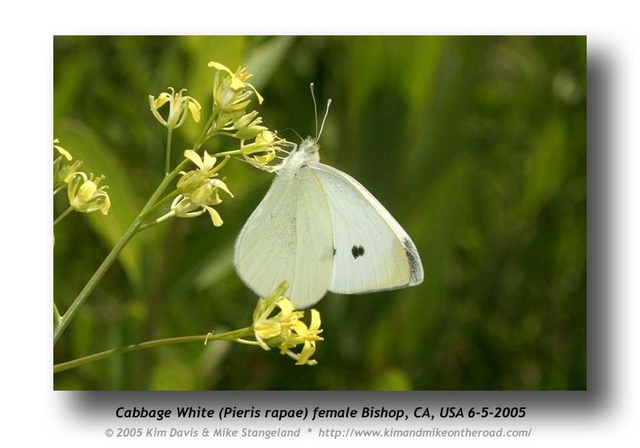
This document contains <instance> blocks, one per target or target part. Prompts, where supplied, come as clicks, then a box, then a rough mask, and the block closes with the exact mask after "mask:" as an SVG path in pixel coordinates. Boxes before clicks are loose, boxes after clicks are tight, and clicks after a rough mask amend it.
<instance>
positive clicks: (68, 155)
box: [53, 138, 73, 161]
mask: <svg viewBox="0 0 640 448" xmlns="http://www.w3.org/2000/svg"><path fill="white" fill-rule="evenodd" d="M56 143H60V142H59V141H58V139H57V138H56V139H55V140H54V141H53V147H54V148H55V149H56V150H57V151H58V152H59V153H60V155H62V156H64V157H65V159H67V160H69V161H70V160H72V159H73V157H72V156H71V153H70V152H69V151H67V150H66V149H64V148H63V147H62V146H60V145H56Z"/></svg>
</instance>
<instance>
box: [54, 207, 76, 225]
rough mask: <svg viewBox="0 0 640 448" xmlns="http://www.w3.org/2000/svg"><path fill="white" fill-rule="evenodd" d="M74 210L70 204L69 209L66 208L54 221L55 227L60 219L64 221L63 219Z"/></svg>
mask: <svg viewBox="0 0 640 448" xmlns="http://www.w3.org/2000/svg"><path fill="white" fill-rule="evenodd" d="M72 211H73V207H71V206H69V208H68V209H66V210H65V211H63V212H62V214H61V215H60V216H58V217H57V218H56V220H55V221H53V226H54V227H55V226H56V224H58V223H59V222H60V221H62V219H63V218H64V217H65V216H67V215H68V214H69V213H71V212H72Z"/></svg>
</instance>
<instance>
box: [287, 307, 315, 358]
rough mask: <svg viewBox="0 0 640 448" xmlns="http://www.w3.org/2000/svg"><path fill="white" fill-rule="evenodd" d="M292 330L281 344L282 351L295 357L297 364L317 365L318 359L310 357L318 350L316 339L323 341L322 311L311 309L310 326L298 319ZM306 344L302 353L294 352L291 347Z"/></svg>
mask: <svg viewBox="0 0 640 448" xmlns="http://www.w3.org/2000/svg"><path fill="white" fill-rule="evenodd" d="M291 330H292V332H291V334H290V335H289V337H288V338H287V340H285V341H284V342H283V343H282V345H281V346H280V349H281V353H282V354H287V355H289V356H290V357H292V358H293V359H295V360H296V361H297V362H296V365H303V364H309V365H315V364H317V361H315V360H312V359H309V358H311V355H313V353H314V352H315V351H316V341H322V340H324V339H322V338H321V337H320V336H319V335H320V333H322V330H321V329H320V313H319V312H318V311H317V310H311V322H310V324H309V326H308V327H307V325H306V324H305V323H304V322H302V321H300V320H298V321H296V322H295V323H294V324H293V326H292V328H291ZM300 344H304V346H303V347H302V350H301V351H300V353H294V352H292V351H291V350H289V349H290V348H293V347H295V346H297V345H300Z"/></svg>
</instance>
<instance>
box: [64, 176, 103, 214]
mask: <svg viewBox="0 0 640 448" xmlns="http://www.w3.org/2000/svg"><path fill="white" fill-rule="evenodd" d="M103 179H104V176H100V177H98V178H94V177H93V174H91V175H89V176H87V175H86V174H85V173H83V172H76V173H73V175H72V176H71V178H70V180H69V188H68V195H69V204H70V205H71V207H73V208H74V209H75V210H77V211H79V212H83V213H91V212H94V211H96V210H100V212H102V214H103V215H106V214H107V213H109V208H110V207H111V199H110V198H109V195H108V194H107V192H106V191H105V190H106V189H107V186H102V187H100V188H98V184H99V183H100V181H101V180H103Z"/></svg>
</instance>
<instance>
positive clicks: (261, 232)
mask: <svg viewBox="0 0 640 448" xmlns="http://www.w3.org/2000/svg"><path fill="white" fill-rule="evenodd" d="M311 87H312V95H313V84H312V85H311ZM313 101H314V104H315V97H314V100H313ZM330 102H331V100H329V102H328V103H327V112H328V109H329V104H330ZM316 110H317V109H316ZM326 117H327V115H326V113H325V116H324V119H323V122H322V127H321V128H320V132H316V138H312V137H307V138H306V139H305V140H303V141H302V143H301V144H300V145H299V146H295V145H294V149H293V150H292V151H291V152H290V153H289V155H288V156H287V157H286V158H285V159H284V161H283V162H282V163H281V164H280V165H278V166H276V167H274V171H275V172H276V177H275V179H274V180H273V183H272V184H271V187H270V189H269V191H268V192H267V194H266V195H265V197H264V198H263V199H262V202H260V204H259V205H258V207H257V208H256V209H255V210H254V212H253V213H252V214H251V216H250V217H249V219H248V220H247V222H246V223H245V225H244V227H243V228H242V230H241V232H240V235H239V236H238V239H237V240H236V245H235V254H234V263H235V267H236V271H237V272H238V275H239V276H240V278H241V279H242V280H243V281H244V283H246V285H247V286H248V287H249V288H251V289H252V290H253V291H254V292H255V293H256V294H258V295H259V296H261V297H266V296H267V295H268V294H269V293H270V292H271V291H273V290H274V289H275V288H276V286H278V285H279V284H280V283H281V282H282V281H283V280H287V281H288V282H289V289H288V291H287V293H286V294H285V295H286V296H287V297H288V298H289V299H290V300H291V302H292V303H293V304H294V306H295V307H296V308H298V309H300V308H306V307H309V306H311V305H313V304H315V303H316V302H318V301H319V300H320V299H322V298H323V297H324V295H325V294H326V293H327V291H332V292H336V293H343V294H360V293H366V292H373V291H383V290H389V289H397V288H403V287H407V286H414V285H418V284H420V283H422V280H423V278H424V272H423V269H422V262H421V261H420V256H419V255H418V251H417V249H416V247H415V245H414V244H413V241H412V240H411V238H410V237H409V235H407V233H406V232H405V231H404V229H403V228H402V227H401V226H400V224H398V222H397V221H396V220H395V219H394V218H393V217H392V216H391V214H390V213H389V212H388V211H387V210H386V209H385V208H384V207H383V206H382V204H380V202H378V200H377V199H376V198H375V197H374V196H373V195H372V194H371V193H369V191H367V189H366V188H365V187H363V186H362V185H361V184H360V183H359V182H358V181H356V180H355V179H354V178H352V177H351V176H349V175H348V174H346V173H343V172H342V171H340V170H337V169H336V168H333V167H331V166H328V165H325V164H323V163H320V156H319V154H318V151H319V149H320V146H319V145H318V138H319V137H320V134H322V128H323V127H324V121H325V120H326ZM316 131H317V112H316Z"/></svg>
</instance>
